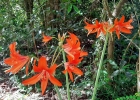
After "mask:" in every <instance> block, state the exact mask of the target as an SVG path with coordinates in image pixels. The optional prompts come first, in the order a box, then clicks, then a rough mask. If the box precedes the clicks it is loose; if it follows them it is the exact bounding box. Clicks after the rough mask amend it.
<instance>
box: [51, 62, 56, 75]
mask: <svg viewBox="0 0 140 100" xmlns="http://www.w3.org/2000/svg"><path fill="white" fill-rule="evenodd" d="M56 68H57V65H56V64H53V65H52V66H51V67H50V69H49V73H50V74H51V75H52V74H54V73H55V70H56Z"/></svg>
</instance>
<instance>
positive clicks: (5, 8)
mask: <svg viewBox="0 0 140 100" xmlns="http://www.w3.org/2000/svg"><path fill="white" fill-rule="evenodd" d="M25 1H26V0H25ZM29 1H31V0H29ZM33 1H34V2H33V4H34V6H33V9H32V11H33V12H29V13H30V15H29V16H30V19H28V17H27V16H28V15H27V11H26V8H27V6H26V2H24V0H21V1H20V0H1V1H0V3H1V6H0V8H1V9H0V23H1V24H0V59H1V60H3V59H5V58H6V57H7V56H8V55H9V51H8V45H9V44H10V43H11V42H13V41H17V43H18V47H17V49H18V50H20V53H22V54H29V55H30V56H31V57H34V56H35V55H36V54H37V53H36V50H35V47H36V48H37V50H38V54H39V56H40V55H42V54H45V55H47V56H48V57H49V58H52V56H53V52H54V51H55V50H56V45H57V44H58V41H51V42H49V43H48V44H47V45H46V49H43V46H44V45H43V43H42V42H41V41H42V35H41V33H42V32H44V33H46V34H47V35H48V36H53V37H57V35H58V33H61V34H63V33H66V32H67V31H70V32H74V33H75V34H76V35H77V36H78V37H79V39H80V41H81V44H82V48H84V49H85V50H86V51H88V52H89V55H88V57H87V58H84V60H83V62H82V63H81V64H79V66H80V68H82V71H84V73H85V74H84V76H83V77H78V76H77V77H76V80H75V81H74V84H72V85H70V88H71V90H72V91H71V92H72V93H73V94H74V95H78V96H81V97H82V96H83V95H86V96H87V98H88V99H89V98H91V95H92V91H91V89H93V88H94V81H95V78H96V72H97V69H98V65H99V60H100V56H101V50H102V46H103V42H104V40H105V37H104V36H101V37H100V38H98V39H96V35H89V36H88V37H87V36H86V35H87V34H86V33H87V31H85V30H84V28H83V27H84V26H85V24H84V21H83V20H84V18H86V19H87V22H90V23H94V22H95V20H96V19H98V20H99V21H104V20H106V21H107V20H108V15H107V14H106V10H104V9H103V4H102V2H101V0H60V1H59V2H58V3H56V4H52V5H54V6H53V7H52V6H51V5H49V4H47V2H49V3H50V4H51V3H52V2H51V1H53V0H38V1H37V0H33ZM54 1H55V0H54ZM56 1H57V0H56ZM128 1H129V2H127V3H126V4H125V5H123V7H122V11H121V13H120V15H119V16H118V19H119V18H120V17H121V16H122V15H125V16H126V20H128V19H130V18H133V20H134V22H133V23H132V24H133V26H134V29H133V31H132V34H131V35H124V36H121V38H120V40H116V41H115V45H114V59H113V60H111V59H105V60H104V62H103V68H102V71H101V77H100V83H99V89H98V92H97V99H99V100H100V99H109V100H111V99H112V100H114V99H115V98H119V97H122V96H126V95H133V94H134V93H136V70H135V69H136V61H137V58H138V48H137V47H136V45H137V46H138V45H139V40H140V38H139V37H138V26H139V20H140V19H139V18H140V13H139V11H140V10H139V4H140V2H139V0H128ZM118 2H119V0H109V2H108V3H109V4H108V6H109V8H110V10H111V11H112V9H114V8H115V6H116V5H117V4H118ZM29 13H28V14H29ZM49 16H51V17H49ZM33 36H34V39H31V38H32V37H33ZM115 38H116V36H115ZM34 40H35V42H36V46H35V45H34ZM131 41H132V42H133V43H131V45H129V44H130V42H131ZM105 57H107V54H106V55H105ZM62 59H63V58H62V57H59V61H57V62H60V61H62ZM107 63H110V64H111V65H112V68H113V72H112V74H111V77H108V76H109V75H108V71H107V68H106V66H107ZM32 64H33V63H32V61H31V64H30V67H29V68H30V69H29V70H31V68H32V67H31V65H32ZM24 70H25V69H24V68H23V69H22V71H21V72H20V73H17V74H16V75H14V76H12V75H10V77H11V78H13V77H14V78H15V77H16V80H14V81H16V83H21V81H22V80H21V79H20V77H22V78H25V77H26V75H23V74H24ZM59 71H61V69H58V72H59ZM58 72H56V74H57V75H58V76H57V78H58V79H60V80H62V81H64V76H63V75H61V74H60V73H58ZM32 74H33V71H31V72H30V73H29V76H32ZM64 84H65V83H64ZM17 85H19V87H21V89H24V90H25V91H26V92H29V91H34V89H37V91H38V90H39V91H40V86H39V84H37V85H35V86H32V87H30V88H27V87H24V86H23V85H21V84H17ZM48 89H52V88H48ZM120 91H121V92H120ZM81 92H82V93H81ZM133 96H134V95H133ZM133 96H132V97H133ZM130 97H131V96H130ZM128 98H129V97H128ZM119 100H120V99H119Z"/></svg>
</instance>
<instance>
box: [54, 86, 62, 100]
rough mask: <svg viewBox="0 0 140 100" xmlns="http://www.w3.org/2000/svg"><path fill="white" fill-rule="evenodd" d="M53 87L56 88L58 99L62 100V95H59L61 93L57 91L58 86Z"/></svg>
mask: <svg viewBox="0 0 140 100" xmlns="http://www.w3.org/2000/svg"><path fill="white" fill-rule="evenodd" d="M54 87H55V90H56V92H57V94H58V98H59V100H62V97H61V94H60V92H59V89H58V86H56V85H54Z"/></svg>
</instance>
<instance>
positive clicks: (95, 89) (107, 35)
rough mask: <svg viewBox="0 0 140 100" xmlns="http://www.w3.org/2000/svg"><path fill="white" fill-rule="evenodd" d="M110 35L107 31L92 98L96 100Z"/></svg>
mask: <svg viewBox="0 0 140 100" xmlns="http://www.w3.org/2000/svg"><path fill="white" fill-rule="evenodd" d="M108 37H109V34H108V33H107V34H106V40H105V44H104V47H103V51H102V55H101V59H100V63H99V68H98V71H97V76H96V80H95V86H94V90H93V94H92V100H95V97H96V92H97V87H98V80H99V77H100V72H101V67H102V64H103V59H104V55H105V50H106V46H107V42H108Z"/></svg>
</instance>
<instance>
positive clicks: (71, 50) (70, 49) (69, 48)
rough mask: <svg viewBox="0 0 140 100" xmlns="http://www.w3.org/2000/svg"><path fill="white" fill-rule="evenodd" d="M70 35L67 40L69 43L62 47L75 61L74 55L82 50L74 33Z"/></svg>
mask: <svg viewBox="0 0 140 100" xmlns="http://www.w3.org/2000/svg"><path fill="white" fill-rule="evenodd" d="M69 34H70V36H69V38H68V39H66V42H67V43H66V44H64V45H63V46H62V47H63V48H64V51H65V52H66V53H67V54H68V55H70V56H71V57H72V58H73V59H74V54H76V52H77V51H79V50H80V49H81V47H80V41H79V39H78V38H77V36H76V35H74V34H73V33H69Z"/></svg>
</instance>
